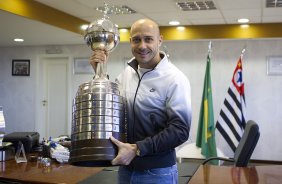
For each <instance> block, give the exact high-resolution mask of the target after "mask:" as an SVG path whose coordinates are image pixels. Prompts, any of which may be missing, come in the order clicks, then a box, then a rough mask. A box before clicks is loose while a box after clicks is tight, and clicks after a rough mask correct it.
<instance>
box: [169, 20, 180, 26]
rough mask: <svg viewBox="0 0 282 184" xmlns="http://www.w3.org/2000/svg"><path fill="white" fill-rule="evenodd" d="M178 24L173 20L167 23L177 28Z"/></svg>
mask: <svg viewBox="0 0 282 184" xmlns="http://www.w3.org/2000/svg"><path fill="white" fill-rule="evenodd" d="M179 24H180V22H178V21H176V20H173V21H170V22H169V25H172V26H177V25H179Z"/></svg>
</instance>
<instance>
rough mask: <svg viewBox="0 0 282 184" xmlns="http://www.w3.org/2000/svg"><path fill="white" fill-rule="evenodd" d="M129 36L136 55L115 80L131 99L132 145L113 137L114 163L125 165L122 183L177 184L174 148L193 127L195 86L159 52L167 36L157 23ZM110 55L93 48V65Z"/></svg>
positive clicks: (141, 25) (137, 27) (139, 26)
mask: <svg viewBox="0 0 282 184" xmlns="http://www.w3.org/2000/svg"><path fill="white" fill-rule="evenodd" d="M130 34H131V38H130V45H131V51H132V54H133V56H134V57H133V58H132V59H131V60H130V61H128V66H127V67H126V68H125V70H124V71H123V72H122V73H121V74H120V75H119V76H118V77H117V79H116V81H117V83H118V84H119V85H120V89H121V92H122V96H124V97H125V98H126V105H127V118H126V119H127V142H126V143H123V142H120V141H118V140H117V139H115V138H114V137H111V141H112V142H113V143H114V144H116V145H117V147H118V150H119V151H118V155H117V156H116V158H114V159H113V160H112V164H113V165H120V167H119V179H118V181H119V183H120V184H121V183H124V184H128V183H131V184H134V183H138V184H143V183H144V184H148V183H152V184H159V183H160V184H176V183H178V171H177V166H176V154H175V147H177V146H179V145H180V144H182V143H183V142H185V141H186V140H187V139H188V137H189V131H190V127H191V114H192V113H191V89H190V83H189V80H188V79H187V77H186V76H185V75H184V74H183V73H182V72H181V71H180V70H179V69H178V68H176V67H175V66H174V65H173V64H172V63H171V62H170V61H169V59H168V57H167V56H166V54H165V53H164V52H162V51H160V46H161V44H162V41H163V38H162V36H161V35H160V30H159V26H158V25H157V24H156V23H155V22H154V21H152V20H150V19H140V20H138V21H136V22H135V23H134V24H133V25H132V27H131V31H130ZM107 56H108V55H107V52H106V51H103V50H94V51H93V54H92V56H91V58H90V64H91V65H92V66H93V68H96V65H97V63H98V62H106V61H107Z"/></svg>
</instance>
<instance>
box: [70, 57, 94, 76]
mask: <svg viewBox="0 0 282 184" xmlns="http://www.w3.org/2000/svg"><path fill="white" fill-rule="evenodd" d="M73 72H74V74H95V72H94V69H93V68H92V66H91V65H90V63H89V58H75V59H74V65H73Z"/></svg>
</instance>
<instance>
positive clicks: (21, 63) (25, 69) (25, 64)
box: [12, 59, 30, 76]
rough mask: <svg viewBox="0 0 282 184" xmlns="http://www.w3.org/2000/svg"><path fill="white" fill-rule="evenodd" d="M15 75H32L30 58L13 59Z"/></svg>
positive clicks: (13, 73) (13, 72)
mask: <svg viewBox="0 0 282 184" xmlns="http://www.w3.org/2000/svg"><path fill="white" fill-rule="evenodd" d="M12 75H13V76H30V60H29V59H13V60H12Z"/></svg>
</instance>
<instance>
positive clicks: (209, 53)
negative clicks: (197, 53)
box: [208, 41, 212, 58]
mask: <svg viewBox="0 0 282 184" xmlns="http://www.w3.org/2000/svg"><path fill="white" fill-rule="evenodd" d="M211 52H212V42H211V41H210V43H209V49H208V55H209V58H210V57H211Z"/></svg>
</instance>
